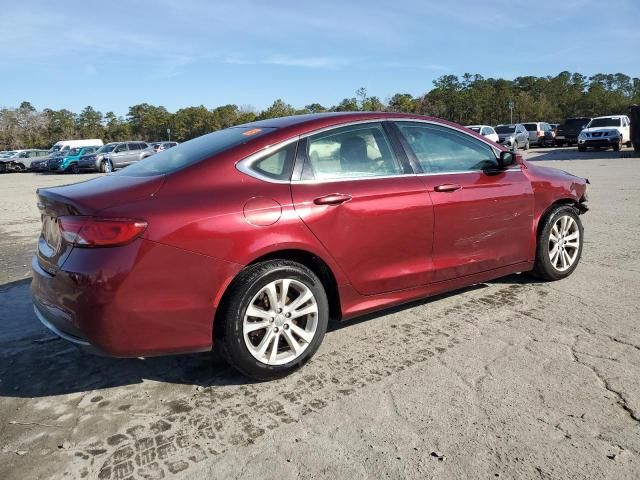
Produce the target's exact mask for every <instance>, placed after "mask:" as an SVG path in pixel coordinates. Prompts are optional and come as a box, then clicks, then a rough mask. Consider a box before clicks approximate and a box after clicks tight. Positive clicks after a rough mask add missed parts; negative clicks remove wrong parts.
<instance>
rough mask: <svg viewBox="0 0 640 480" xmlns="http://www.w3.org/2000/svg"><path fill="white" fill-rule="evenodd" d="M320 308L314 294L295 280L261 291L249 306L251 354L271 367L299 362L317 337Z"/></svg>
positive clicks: (245, 325) (245, 331) (245, 329)
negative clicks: (299, 358)
mask: <svg viewBox="0 0 640 480" xmlns="http://www.w3.org/2000/svg"><path fill="white" fill-rule="evenodd" d="M317 328H318V304H317V301H316V298H315V296H314V295H313V292H312V291H311V290H310V289H309V288H308V287H307V286H306V285H305V284H304V283H302V282H300V281H298V280H294V279H292V278H285V279H278V280H274V281H272V282H270V283H269V284H267V285H265V286H264V287H262V288H261V289H260V291H259V292H258V293H257V294H256V295H255V296H254V297H253V299H252V300H251V302H250V303H249V307H248V308H247V311H246V312H245V315H244V319H243V322H242V335H243V337H244V343H245V346H246V347H247V349H248V350H249V353H251V355H252V356H253V358H255V359H256V360H258V361H259V362H262V363H264V364H267V365H283V364H285V363H289V362H291V361H293V360H295V359H296V358H298V357H299V356H300V355H302V353H303V352H304V351H305V350H306V349H307V347H308V346H309V344H310V343H311V342H312V340H313V338H314V337H315V334H316V330H317Z"/></svg>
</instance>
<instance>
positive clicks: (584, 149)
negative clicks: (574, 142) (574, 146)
mask: <svg viewBox="0 0 640 480" xmlns="http://www.w3.org/2000/svg"><path fill="white" fill-rule="evenodd" d="M578 151H579V152H586V151H587V147H578Z"/></svg>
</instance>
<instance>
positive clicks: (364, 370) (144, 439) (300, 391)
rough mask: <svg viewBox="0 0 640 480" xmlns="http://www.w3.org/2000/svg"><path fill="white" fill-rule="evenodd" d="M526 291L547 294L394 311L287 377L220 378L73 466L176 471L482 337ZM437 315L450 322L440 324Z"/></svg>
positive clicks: (518, 291) (147, 475)
mask: <svg viewBox="0 0 640 480" xmlns="http://www.w3.org/2000/svg"><path fill="white" fill-rule="evenodd" d="M525 293H526V294H528V295H531V294H532V293H534V294H536V295H537V296H538V299H541V298H542V297H543V296H544V295H546V293H547V292H545V291H544V290H543V289H541V288H535V287H534V286H533V285H528V286H527V285H521V284H513V285H509V286H505V287H499V288H498V290H497V291H494V292H493V293H490V294H488V295H484V296H480V297H478V298H471V299H468V300H466V301H464V302H462V303H461V304H459V305H457V306H454V307H452V308H448V309H445V310H443V311H440V312H438V313H436V314H435V315H434V316H433V317H432V318H430V319H429V320H428V321H426V320H425V318H424V316H423V314H424V309H416V308H412V309H407V310H404V311H402V312H401V314H395V318H394V322H393V324H392V325H390V329H392V330H393V333H390V331H389V330H390V329H386V328H385V329H380V328H377V329H375V330H369V331H367V334H366V335H360V336H359V337H357V338H355V339H354V341H352V342H351V343H350V348H349V350H346V349H334V350H332V351H326V350H325V351H323V350H322V349H321V350H320V353H319V354H317V355H316V357H315V360H314V361H313V362H312V363H310V364H308V365H307V366H306V367H305V368H303V369H302V370H301V371H300V372H298V373H296V374H294V375H293V376H290V377H288V378H287V379H284V380H281V381H275V382H269V383H262V384H244V385H240V386H237V385H236V386H229V385H216V384H215V381H214V382H213V385H212V386H211V387H208V388H206V389H204V390H203V391H202V392H199V393H198V394H197V395H195V396H194V397H192V398H190V399H184V400H176V401H172V402H168V403H167V404H166V411H165V412H163V414H161V415H160V416H159V417H158V418H155V419H153V420H152V421H147V422H146V423H145V422H143V423H141V424H136V425H132V426H131V427H128V428H126V429H124V430H123V431H120V432H118V433H117V434H115V435H112V436H111V437H109V438H107V439H106V440H105V441H102V442H97V443H93V444H90V445H87V446H86V447H83V448H81V449H78V450H76V451H75V453H74V455H75V457H74V462H73V463H74V467H76V468H74V471H76V472H77V471H80V472H81V475H82V477H87V476H89V475H90V477H91V478H94V477H96V476H97V478H99V479H101V480H134V479H160V478H166V477H167V476H172V475H174V474H178V473H180V472H183V471H185V470H187V469H188V468H189V467H190V466H192V465H194V464H198V463H200V462H202V461H204V460H206V459H207V458H209V457H213V456H216V455H219V454H221V453H223V452H224V451H226V450H228V449H229V448H234V447H242V446H246V445H249V444H251V443H254V442H255V441H257V440H258V439H259V438H260V437H262V436H263V435H265V433H267V432H268V431H270V430H274V429H277V428H279V427H280V426H282V425H287V424H292V423H297V422H300V421H301V420H303V418H304V417H305V416H306V415H308V414H310V413H313V412H318V411H320V410H322V409H323V408H324V407H326V406H327V405H329V404H330V403H332V402H336V401H338V400H340V399H341V398H344V397H347V396H349V395H352V394H354V393H356V392H358V391H359V390H361V389H363V388H365V387H367V386H368V385H372V384H375V383H378V382H380V381H381V380H383V379H385V378H387V377H389V376H392V375H394V374H396V373H398V372H402V371H404V370H406V369H407V368H410V367H413V366H416V365H420V364H422V363H424V362H426V361H428V360H429V359H431V358H432V357H434V356H436V355H440V354H442V353H444V352H445V351H446V350H447V349H449V348H452V347H454V346H455V345H457V344H459V343H461V342H463V341H468V340H470V339H471V338H473V336H474V335H477V333H474V330H477V323H478V320H479V319H480V318H482V317H486V316H487V315H489V314H491V313H495V312H496V311H497V310H500V309H513V308H514V307H515V306H517V305H519V304H520V303H521V300H522V299H521V297H522V296H523V294H525ZM534 303H537V302H536V301H534ZM534 307H535V306H534ZM396 318H397V319H398V320H397V321H395V320H396ZM438 320H440V323H442V320H445V322H444V324H442V325H441V326H434V324H435V323H438V322H437V321H438ZM325 345H326V344H325ZM378 346H379V347H380V348H378ZM363 360H364V361H363Z"/></svg>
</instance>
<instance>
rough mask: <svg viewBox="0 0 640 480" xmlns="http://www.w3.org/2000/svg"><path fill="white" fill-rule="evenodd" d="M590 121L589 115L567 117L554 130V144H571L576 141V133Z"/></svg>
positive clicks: (578, 133)
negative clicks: (556, 129) (555, 130)
mask: <svg viewBox="0 0 640 480" xmlns="http://www.w3.org/2000/svg"><path fill="white" fill-rule="evenodd" d="M590 121H591V118H589V117H575V118H567V119H566V120H565V121H564V122H563V123H561V124H560V126H559V127H558V131H557V132H556V146H557V147H562V146H564V145H565V144H566V145H569V146H571V145H574V144H576V143H578V135H580V132H581V131H582V129H584V127H586V126H587V124H588V123H589V122H590Z"/></svg>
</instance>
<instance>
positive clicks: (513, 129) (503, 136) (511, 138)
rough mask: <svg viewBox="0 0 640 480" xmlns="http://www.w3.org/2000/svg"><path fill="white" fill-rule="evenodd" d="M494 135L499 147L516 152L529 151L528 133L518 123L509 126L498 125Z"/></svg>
mask: <svg viewBox="0 0 640 480" xmlns="http://www.w3.org/2000/svg"><path fill="white" fill-rule="evenodd" d="M496 133H497V134H498V138H499V140H500V142H498V143H500V144H501V145H504V146H505V147H507V148H509V149H511V150H513V151H516V150H518V149H519V148H521V147H522V148H524V149H525V150H529V132H527V130H526V129H525V128H524V126H522V125H521V124H519V123H512V124H510V125H498V126H497V127H496Z"/></svg>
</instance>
